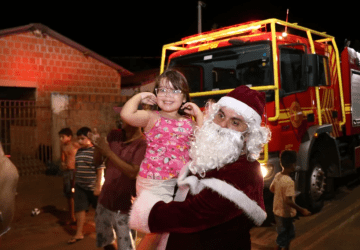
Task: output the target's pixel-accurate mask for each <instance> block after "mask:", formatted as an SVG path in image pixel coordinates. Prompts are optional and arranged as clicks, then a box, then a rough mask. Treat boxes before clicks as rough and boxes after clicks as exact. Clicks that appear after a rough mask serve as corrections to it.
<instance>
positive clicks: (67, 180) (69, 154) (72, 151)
mask: <svg viewBox="0 0 360 250" xmlns="http://www.w3.org/2000/svg"><path fill="white" fill-rule="evenodd" d="M59 137H60V143H61V145H60V147H61V170H62V174H63V178H64V194H65V197H66V198H67V201H68V206H69V215H70V218H69V221H66V222H65V223H66V224H73V223H75V222H76V219H75V213H74V188H75V187H74V184H75V182H74V181H75V178H74V177H75V155H76V152H77V150H78V148H79V147H80V145H79V144H78V143H76V142H74V141H72V139H73V133H72V130H71V129H70V128H63V129H61V130H60V131H59Z"/></svg>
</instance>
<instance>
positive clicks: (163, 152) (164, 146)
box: [139, 116, 193, 180]
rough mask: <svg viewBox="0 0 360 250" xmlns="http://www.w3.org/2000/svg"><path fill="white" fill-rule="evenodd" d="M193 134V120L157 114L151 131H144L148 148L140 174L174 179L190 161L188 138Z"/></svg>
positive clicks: (160, 178) (144, 176)
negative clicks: (170, 117) (157, 117)
mask: <svg viewBox="0 0 360 250" xmlns="http://www.w3.org/2000/svg"><path fill="white" fill-rule="evenodd" d="M192 133H193V128H192V120H191V119H190V118H181V119H179V120H176V119H169V118H165V117H162V116H160V118H159V119H158V120H157V121H156V122H155V125H154V126H153V127H152V128H151V129H150V131H148V132H145V133H144V134H145V136H146V141H147V148H146V153H145V159H144V160H143V161H142V163H141V165H140V171H139V176H141V177H143V178H149V179H156V180H167V179H171V178H177V177H178V175H179V172H180V170H181V169H182V167H183V166H184V165H185V164H186V163H188V162H189V160H190V157H189V146H190V143H189V140H190V136H191V135H192Z"/></svg>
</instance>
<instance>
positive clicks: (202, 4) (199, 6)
mask: <svg viewBox="0 0 360 250" xmlns="http://www.w3.org/2000/svg"><path fill="white" fill-rule="evenodd" d="M201 7H204V8H205V7H206V4H205V3H204V2H202V1H198V33H199V34H200V33H201V32H202V31H201Z"/></svg>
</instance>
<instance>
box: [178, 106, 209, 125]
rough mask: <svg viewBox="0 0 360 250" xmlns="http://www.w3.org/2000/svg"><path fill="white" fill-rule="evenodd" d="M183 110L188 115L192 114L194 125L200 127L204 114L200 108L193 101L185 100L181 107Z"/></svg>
mask: <svg viewBox="0 0 360 250" xmlns="http://www.w3.org/2000/svg"><path fill="white" fill-rule="evenodd" d="M181 108H182V109H184V112H185V113H186V114H188V115H192V116H194V117H195V120H196V125H197V126H199V127H201V126H202V124H203V122H204V114H203V112H202V111H201V110H200V108H199V107H198V106H197V105H196V104H195V103H193V102H187V103H185V104H184V105H183V106H182V107H181Z"/></svg>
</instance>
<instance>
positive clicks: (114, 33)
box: [0, 0, 360, 58]
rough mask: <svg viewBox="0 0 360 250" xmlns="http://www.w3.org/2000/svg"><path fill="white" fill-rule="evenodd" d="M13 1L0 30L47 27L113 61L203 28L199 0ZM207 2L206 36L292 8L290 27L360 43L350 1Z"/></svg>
mask: <svg viewBox="0 0 360 250" xmlns="http://www.w3.org/2000/svg"><path fill="white" fill-rule="evenodd" d="M13 2H14V3H13V4H14V6H11V5H12V4H11V3H10V8H8V10H7V12H8V13H9V15H1V17H0V29H6V28H13V27H17V26H22V25H27V24H30V23H42V24H43V25H46V26H48V27H49V28H51V29H53V30H54V31H56V32H58V33H60V34H62V35H64V36H66V37H68V38H70V39H72V40H74V41H75V42H77V43H80V44H81V45H83V46H85V47H87V48H88V49H90V50H92V51H94V52H96V53H98V54H100V55H102V56H105V57H108V58H114V57H129V56H136V57H159V56H161V48H162V45H163V44H167V43H171V42H175V41H178V40H180V39H181V38H182V37H185V36H189V35H193V34H195V33H197V29H198V27H197V2H198V1H196V0H189V1H156V0H153V1H145V2H143V1H135V0H132V1H128V2H126V3H124V2H125V1H124V0H122V1H118V2H117V3H114V2H113V3H108V1H96V2H95V4H90V1H87V2H86V3H87V4H85V5H80V4H79V5H78V4H74V3H75V2H76V1H72V2H64V1H52V2H47V4H45V5H44V4H42V5H40V4H38V3H37V2H32V3H26V4H19V3H18V2H17V1H13ZM203 2H205V3H206V7H205V8H202V30H203V31H204V32H205V31H209V30H211V28H212V27H213V25H214V24H216V25H217V26H218V27H225V26H229V25H233V24H238V23H242V22H247V21H251V20H261V19H267V18H278V19H281V20H284V21H285V19H286V10H287V8H289V22H291V23H298V24H299V25H301V26H305V27H308V28H311V29H314V30H317V31H325V32H327V34H329V35H333V36H335V37H336V41H337V43H338V47H339V50H340V51H341V50H342V48H343V44H344V40H345V38H348V39H352V40H355V39H358V40H360V31H359V28H358V23H359V21H358V20H359V14H358V12H359V9H360V8H357V6H354V5H351V4H346V5H345V3H349V2H345V1H343V2H342V3H343V4H342V5H340V4H337V5H334V4H331V3H332V1H321V2H320V1H254V0H253V1H233V0H232V1H228V0H217V1H213V0H208V1H205V0H204V1H203ZM235 2H237V4H236V3H235ZM273 2H275V3H273ZM282 2H283V3H282ZM289 2H291V3H289ZM180 3H181V4H180ZM311 3H312V4H314V6H313V7H311V6H310V4H311ZM320 3H321V4H320ZM58 4H60V5H61V6H60V5H58ZM19 8H20V9H21V11H20V9H19ZM3 10H5V9H3ZM9 16H10V18H9Z"/></svg>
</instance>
